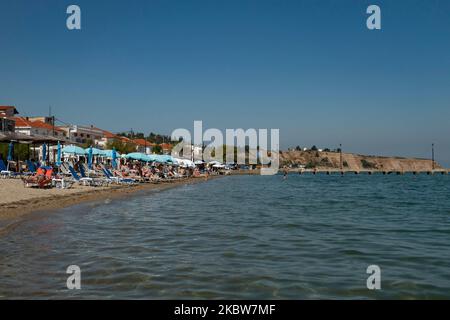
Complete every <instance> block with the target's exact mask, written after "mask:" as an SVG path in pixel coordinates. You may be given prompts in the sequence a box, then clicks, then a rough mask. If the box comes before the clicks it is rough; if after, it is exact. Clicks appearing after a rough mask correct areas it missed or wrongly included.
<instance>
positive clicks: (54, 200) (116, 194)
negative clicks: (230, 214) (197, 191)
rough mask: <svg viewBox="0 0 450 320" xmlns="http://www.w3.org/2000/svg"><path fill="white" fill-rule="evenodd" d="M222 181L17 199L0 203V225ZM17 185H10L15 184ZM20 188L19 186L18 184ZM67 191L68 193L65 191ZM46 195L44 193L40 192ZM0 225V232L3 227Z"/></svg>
mask: <svg viewBox="0 0 450 320" xmlns="http://www.w3.org/2000/svg"><path fill="white" fill-rule="evenodd" d="M220 177H224V176H221V175H218V176H210V177H208V179H207V180H206V179H205V178H204V177H198V178H194V177H192V178H186V179H183V180H177V181H172V182H160V183H141V184H137V185H126V186H120V185H117V186H110V187H96V188H94V187H84V188H80V190H79V191H78V190H77V191H74V192H70V193H65V194H49V195H44V196H35V197H30V198H28V199H20V200H17V201H10V202H1V203H0V205H1V206H0V223H1V224H3V223H5V222H12V221H13V220H15V219H18V218H22V217H25V216H28V215H31V214H32V213H34V212H37V211H45V210H49V211H52V210H58V209H63V208H67V207H70V206H73V205H77V204H81V203H87V202H94V201H100V200H106V199H120V198H123V197H126V196H128V195H132V194H136V193H138V192H140V191H149V190H153V191H163V190H167V189H172V188H176V187H178V186H182V185H186V184H196V183H201V182H208V181H210V180H213V179H217V178H220ZM19 182H20V181H18V180H17V182H15V181H14V182H12V184H17V183H19ZM20 184H21V182H20ZM21 187H22V188H23V190H24V192H27V190H29V189H27V188H25V187H23V186H21ZM69 190H70V189H69ZM40 191H46V190H40ZM1 224H0V229H2V228H3V227H4V226H2V225H1Z"/></svg>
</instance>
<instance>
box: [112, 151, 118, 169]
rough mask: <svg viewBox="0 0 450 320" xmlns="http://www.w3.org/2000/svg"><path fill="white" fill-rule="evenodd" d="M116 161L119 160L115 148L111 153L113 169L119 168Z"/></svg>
mask: <svg viewBox="0 0 450 320" xmlns="http://www.w3.org/2000/svg"><path fill="white" fill-rule="evenodd" d="M116 159H117V154H116V149H115V148H113V149H112V152H111V165H112V167H113V168H115V167H116V166H117V163H116Z"/></svg>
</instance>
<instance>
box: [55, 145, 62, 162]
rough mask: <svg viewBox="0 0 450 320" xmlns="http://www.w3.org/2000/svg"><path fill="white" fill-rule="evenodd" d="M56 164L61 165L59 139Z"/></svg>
mask: <svg viewBox="0 0 450 320" xmlns="http://www.w3.org/2000/svg"><path fill="white" fill-rule="evenodd" d="M56 165H57V166H58V167H59V166H60V165H61V144H60V143H59V141H58V149H57V153H56Z"/></svg>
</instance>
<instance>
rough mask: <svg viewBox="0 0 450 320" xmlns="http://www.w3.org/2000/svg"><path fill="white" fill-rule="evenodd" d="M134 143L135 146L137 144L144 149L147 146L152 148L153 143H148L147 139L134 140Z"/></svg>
mask: <svg viewBox="0 0 450 320" xmlns="http://www.w3.org/2000/svg"><path fill="white" fill-rule="evenodd" d="M133 142H134V143H135V144H137V145H140V146H144V147H145V146H147V147H150V146H151V143H150V142H148V141H147V140H145V139H134V140H133Z"/></svg>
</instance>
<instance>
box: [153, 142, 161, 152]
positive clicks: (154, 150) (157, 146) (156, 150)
mask: <svg viewBox="0 0 450 320" xmlns="http://www.w3.org/2000/svg"><path fill="white" fill-rule="evenodd" d="M153 153H156V154H162V148H161V146H160V145H159V144H157V145H155V146H154V147H153Z"/></svg>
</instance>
